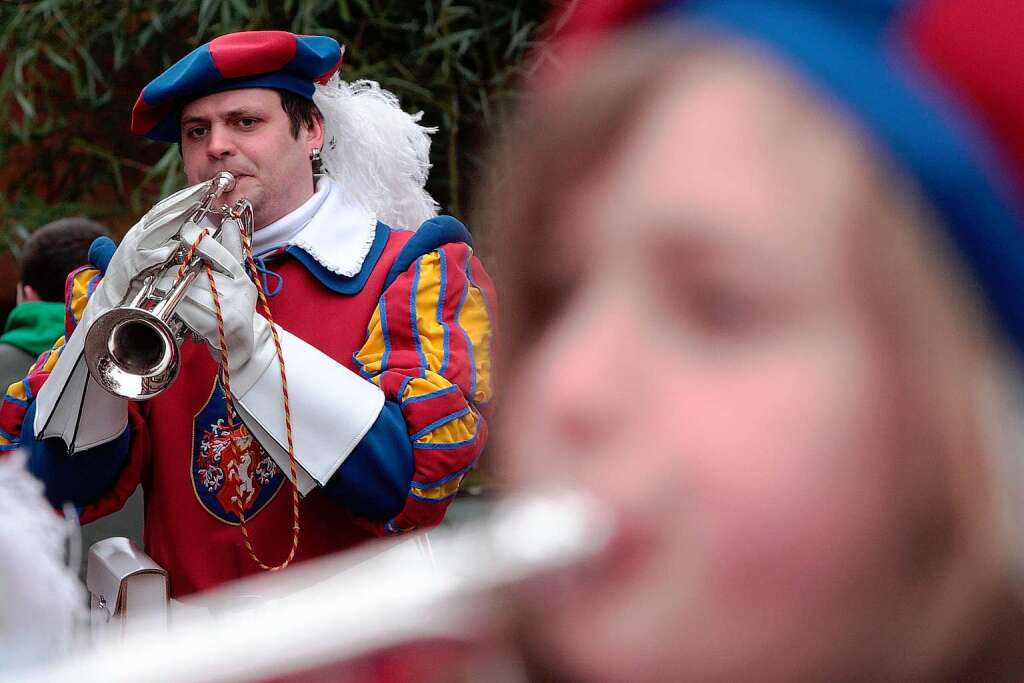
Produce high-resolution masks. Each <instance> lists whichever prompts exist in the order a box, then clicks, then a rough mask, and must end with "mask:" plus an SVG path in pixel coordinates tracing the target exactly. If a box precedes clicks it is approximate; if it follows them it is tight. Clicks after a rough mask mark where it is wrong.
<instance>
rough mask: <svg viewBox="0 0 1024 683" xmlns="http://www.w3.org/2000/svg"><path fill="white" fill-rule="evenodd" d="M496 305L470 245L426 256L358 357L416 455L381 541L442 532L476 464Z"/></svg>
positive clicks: (398, 288) (396, 289)
mask: <svg viewBox="0 0 1024 683" xmlns="http://www.w3.org/2000/svg"><path fill="white" fill-rule="evenodd" d="M494 302H495V299H494V288H493V285H492V283H491V280H490V278H489V277H488V276H487V273H486V272H484V270H483V267H482V266H481V264H480V262H479V261H478V260H477V259H476V257H474V255H473V250H472V248H471V247H470V246H469V245H467V244H465V243H452V244H447V245H445V246H443V247H441V248H439V249H437V250H436V251H433V252H430V253H428V254H426V255H424V256H421V257H420V258H419V259H418V260H416V261H415V262H414V263H413V264H412V266H410V267H409V268H408V269H407V270H406V271H405V272H404V273H402V274H401V275H399V276H398V277H397V278H396V279H395V280H394V282H393V283H392V284H391V286H389V287H388V288H387V289H386V290H385V291H384V293H383V295H382V296H381V298H380V301H379V303H378V305H377V308H376V310H375V312H374V314H373V316H372V317H371V319H370V322H369V325H368V328H367V339H366V343H365V344H364V345H363V347H362V348H361V349H360V350H359V351H358V352H356V354H355V356H354V358H355V360H356V363H357V364H358V366H359V367H360V369H361V371H362V373H363V374H364V376H366V377H368V378H369V379H370V380H371V381H372V382H374V383H375V384H376V385H377V386H379V387H380V388H381V390H382V391H383V392H384V394H385V396H386V398H387V399H388V400H391V401H396V402H398V403H399V405H400V406H401V410H402V415H403V417H404V418H405V423H406V427H407V430H408V434H409V439H410V441H411V443H412V448H413V480H412V482H411V483H410V487H409V494H408V498H407V499H406V503H405V507H404V508H403V509H402V511H401V513H399V514H398V516H396V517H395V518H394V519H392V520H390V521H389V522H387V523H386V524H383V525H381V528H380V529H378V531H379V532H380V533H398V532H404V531H409V530H411V529H416V528H426V527H431V526H435V525H437V524H438V523H440V522H441V520H442V519H443V518H444V513H445V510H446V509H447V507H448V505H449V504H450V503H451V501H452V500H453V498H454V496H455V494H456V492H457V491H458V489H459V484H460V483H461V482H462V479H463V477H464V476H465V475H466V473H467V472H469V471H470V470H471V469H472V468H473V467H474V465H475V464H476V461H477V459H478V458H479V457H480V453H481V451H482V450H483V447H484V444H485V443H486V441H487V422H486V419H485V416H486V414H487V408H488V405H489V404H490V402H491V400H492V398H493V395H494V377H493V356H494V340H495V329H494V316H493V310H494Z"/></svg>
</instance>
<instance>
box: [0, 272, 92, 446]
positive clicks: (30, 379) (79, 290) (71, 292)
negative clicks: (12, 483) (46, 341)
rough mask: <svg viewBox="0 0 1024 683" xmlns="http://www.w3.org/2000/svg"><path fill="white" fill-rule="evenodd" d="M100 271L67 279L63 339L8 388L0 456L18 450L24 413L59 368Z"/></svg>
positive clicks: (0, 407) (0, 417) (1, 407)
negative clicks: (54, 367) (67, 344)
mask: <svg viewBox="0 0 1024 683" xmlns="http://www.w3.org/2000/svg"><path fill="white" fill-rule="evenodd" d="M101 277H102V276H101V274H100V271H99V270H98V269H96V268H93V267H91V266H84V267H82V268H79V269H78V270H75V271H73V272H72V273H71V274H70V275H68V278H67V281H66V284H65V291H64V301H65V313H64V335H65V336H63V337H61V338H60V339H58V340H57V341H56V342H54V345H53V348H51V349H50V350H49V351H44V352H43V353H42V354H40V356H39V358H38V359H36V362H35V363H33V364H32V366H31V367H30V368H29V369H28V372H27V373H26V375H25V378H24V379H22V380H20V381H18V382H15V383H14V384H12V385H10V386H9V387H7V393H6V394H5V395H4V399H3V403H2V404H0V453H2V452H4V451H12V450H14V449H16V448H17V447H18V442H19V439H20V437H21V425H22V422H23V421H24V419H25V413H26V411H27V410H28V407H29V405H31V403H32V401H33V400H34V398H35V395H36V392H38V391H39V388H40V387H41V386H43V382H45V381H46V378H47V377H49V376H50V371H51V370H53V366H54V365H56V364H57V359H59V358H60V353H61V350H62V349H63V348H64V340H65V339H66V338H67V337H69V336H71V333H72V332H74V331H75V327H77V325H78V321H79V320H81V319H82V314H83V313H84V312H85V305H86V304H87V303H89V297H90V296H92V293H93V292H94V291H96V285H98V284H99V282H100V279H101Z"/></svg>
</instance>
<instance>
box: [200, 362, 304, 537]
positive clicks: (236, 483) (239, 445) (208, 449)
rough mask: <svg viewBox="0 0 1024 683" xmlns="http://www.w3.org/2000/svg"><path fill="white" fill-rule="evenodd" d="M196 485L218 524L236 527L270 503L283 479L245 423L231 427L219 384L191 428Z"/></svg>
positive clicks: (275, 464) (202, 500)
mask: <svg viewBox="0 0 1024 683" xmlns="http://www.w3.org/2000/svg"><path fill="white" fill-rule="evenodd" d="M193 429H194V432H193V435H194V436H193V450H192V483H193V485H194V487H195V490H196V495H197V496H198V498H199V501H200V502H201V503H202V504H203V507H205V508H206V509H207V510H208V511H210V512H211V513H212V514H213V515H214V516H215V517H217V518H218V519H220V520H222V521H224V522H227V523H229V524H238V522H239V518H238V509H239V506H240V507H241V509H242V512H243V514H244V515H245V518H246V519H249V518H250V517H252V516H253V515H255V514H256V513H257V512H259V511H260V510H261V509H263V507H264V506H265V505H266V504H267V503H268V502H270V499H271V498H273V497H274V494H275V493H277V491H278V490H279V489H280V488H281V484H282V483H283V482H284V476H283V474H282V473H281V470H280V468H279V467H278V466H277V463H275V462H274V459H273V458H271V457H270V455H269V454H267V452H266V451H265V450H263V447H262V446H260V444H259V442H257V441H256V439H254V438H253V437H252V435H251V434H249V432H248V430H246V429H245V428H244V427H243V426H242V425H241V424H237V423H236V424H235V425H234V426H233V427H231V426H229V425H228V423H227V411H226V408H225V405H224V393H223V391H222V389H221V386H220V383H219V382H218V383H217V386H216V387H215V388H214V391H213V394H212V395H211V396H210V400H209V401H207V404H206V405H205V406H204V407H203V409H202V410H200V411H199V414H198V415H196V419H195V423H194V425H193Z"/></svg>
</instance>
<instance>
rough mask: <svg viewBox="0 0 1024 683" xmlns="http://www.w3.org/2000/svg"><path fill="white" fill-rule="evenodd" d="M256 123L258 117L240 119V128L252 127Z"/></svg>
mask: <svg viewBox="0 0 1024 683" xmlns="http://www.w3.org/2000/svg"><path fill="white" fill-rule="evenodd" d="M255 125H256V119H238V126H239V128H252V127H254V126H255Z"/></svg>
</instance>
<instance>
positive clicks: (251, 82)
mask: <svg viewBox="0 0 1024 683" xmlns="http://www.w3.org/2000/svg"><path fill="white" fill-rule="evenodd" d="M341 59H342V49H341V46H340V45H338V42H337V41H336V40H334V38H330V37H328V36H299V35H295V34H294V33H289V32H287V31H243V32H240V33H229V34H227V35H223V36H219V37H217V38H214V39H213V40H211V41H210V42H209V43H206V44H205V45H201V46H199V47H197V48H196V49H195V50H193V51H192V52H190V53H188V54H187V55H185V56H184V57H182V58H181V59H180V60H178V62H176V63H175V64H174V65H173V66H171V67H170V68H169V69H167V70H166V71H164V72H163V73H162V74H160V75H159V76H157V77H156V78H155V79H153V80H152V81H150V83H149V85H147V86H146V87H145V88H143V89H142V92H141V93H140V94H139V99H138V100H136V102H135V106H134V107H133V108H132V124H131V130H132V132H133V133H135V134H136V135H143V136H145V137H147V138H149V139H151V140H159V141H161V142H178V140H179V139H180V135H181V132H180V129H179V124H178V117H179V113H180V111H181V108H182V106H184V105H185V104H187V103H188V102H190V101H191V100H194V99H196V98H198V97H202V96H204V95H209V94H211V93H215V92H222V91H224V90H237V89H239V88H274V89H276V90H287V91H289V92H293V93H295V94H296V95H299V96H301V97H305V98H306V99H309V100H311V99H313V91H314V90H315V87H316V86H315V84H316V83H326V82H327V80H328V79H330V77H331V76H332V75H334V73H335V72H336V71H337V70H338V69H339V68H340V67H341Z"/></svg>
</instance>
